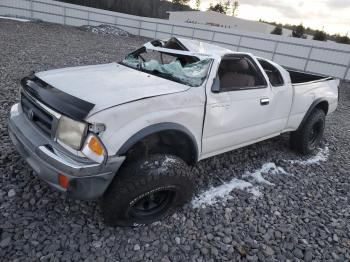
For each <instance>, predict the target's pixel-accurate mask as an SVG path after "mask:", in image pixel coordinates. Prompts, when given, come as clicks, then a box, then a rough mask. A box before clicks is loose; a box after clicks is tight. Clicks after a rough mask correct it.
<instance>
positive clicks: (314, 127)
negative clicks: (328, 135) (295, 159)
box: [290, 108, 326, 155]
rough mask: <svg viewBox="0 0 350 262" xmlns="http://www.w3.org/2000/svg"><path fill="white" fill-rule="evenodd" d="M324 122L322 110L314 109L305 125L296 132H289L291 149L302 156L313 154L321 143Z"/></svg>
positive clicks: (324, 117)
mask: <svg viewBox="0 0 350 262" xmlns="http://www.w3.org/2000/svg"><path fill="white" fill-rule="evenodd" d="M325 121H326V115H325V112H324V111H323V110H322V109H319V108H315V109H314V110H313V111H312V113H311V114H310V116H309V117H308V118H307V120H306V121H305V123H303V125H302V126H300V127H299V128H298V130H296V131H294V132H291V134H290V146H291V148H292V149H293V150H294V151H296V152H297V153H299V154H302V155H308V154H312V153H314V152H315V150H316V149H317V148H318V146H319V145H320V142H321V141H322V138H323V133H324V128H325ZM315 132H316V134H315Z"/></svg>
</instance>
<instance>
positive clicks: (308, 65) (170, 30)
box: [0, 0, 350, 80]
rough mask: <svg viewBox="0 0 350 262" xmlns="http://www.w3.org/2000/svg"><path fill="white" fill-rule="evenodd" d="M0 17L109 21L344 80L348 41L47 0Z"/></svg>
mask: <svg viewBox="0 0 350 262" xmlns="http://www.w3.org/2000/svg"><path fill="white" fill-rule="evenodd" d="M0 15H5V16H6V15H9V16H21V17H26V18H34V19H41V20H44V21H48V22H53V23H60V24H66V25H73V26H80V25H86V24H90V25H98V24H111V25H116V26H118V27H120V28H122V29H124V30H126V31H128V32H130V33H131V34H135V35H140V36H146V37H150V38H161V39H163V38H169V37H170V36H181V37H187V38H194V39H200V40H203V41H207V42H212V43H214V44H217V45H220V46H224V47H226V48H229V49H232V50H235V51H242V52H251V53H253V54H255V55H257V56H261V57H266V58H268V59H272V60H274V61H276V62H277V63H279V64H281V65H283V66H287V67H290V68H294V69H299V70H302V71H306V72H311V73H318V74H325V75H330V76H335V77H339V78H341V79H347V80H350V70H349V67H350V45H342V44H337V43H332V42H319V41H313V40H308V39H297V38H291V37H286V36H276V35H271V34H263V33H252V32H245V31H239V30H233V29H224V28H220V27H209V26H204V25H194V24H188V23H176V22H171V21H168V20H163V19H154V18H146V17H138V16H132V15H126V14H122V13H116V12H111V11H105V10H101V9H95V8H89V7H84V6H78V5H72V4H66V3H62V2H56V1H51V0H1V1H0Z"/></svg>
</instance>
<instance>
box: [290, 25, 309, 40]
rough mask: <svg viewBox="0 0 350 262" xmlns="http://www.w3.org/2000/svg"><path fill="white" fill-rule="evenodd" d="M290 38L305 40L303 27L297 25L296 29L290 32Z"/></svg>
mask: <svg viewBox="0 0 350 262" xmlns="http://www.w3.org/2000/svg"><path fill="white" fill-rule="evenodd" d="M292 37H296V38H306V35H305V27H304V26H303V24H300V25H298V26H297V27H295V28H294V30H293V32H292Z"/></svg>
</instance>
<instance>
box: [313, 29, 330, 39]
mask: <svg viewBox="0 0 350 262" xmlns="http://www.w3.org/2000/svg"><path fill="white" fill-rule="evenodd" d="M313 40H317V41H327V34H326V33H325V32H324V31H323V30H316V32H315V34H314V37H313Z"/></svg>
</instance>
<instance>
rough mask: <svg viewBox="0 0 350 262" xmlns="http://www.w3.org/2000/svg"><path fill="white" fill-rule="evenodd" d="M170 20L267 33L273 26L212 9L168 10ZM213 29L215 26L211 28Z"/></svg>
mask: <svg viewBox="0 0 350 262" xmlns="http://www.w3.org/2000/svg"><path fill="white" fill-rule="evenodd" d="M168 13H169V21H170V22H178V23H186V22H191V23H193V22H194V23H196V24H201V25H215V26H218V25H220V27H223V28H230V29H236V30H237V29H238V30H243V31H248V32H260V33H267V34H269V33H270V32H271V31H272V30H273V29H274V28H275V27H274V26H271V25H269V24H266V23H260V22H256V21H250V20H246V19H240V18H237V17H233V16H227V15H225V14H220V13H218V12H213V11H206V12H203V11H181V12H168ZM213 30H215V28H214V29H213Z"/></svg>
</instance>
